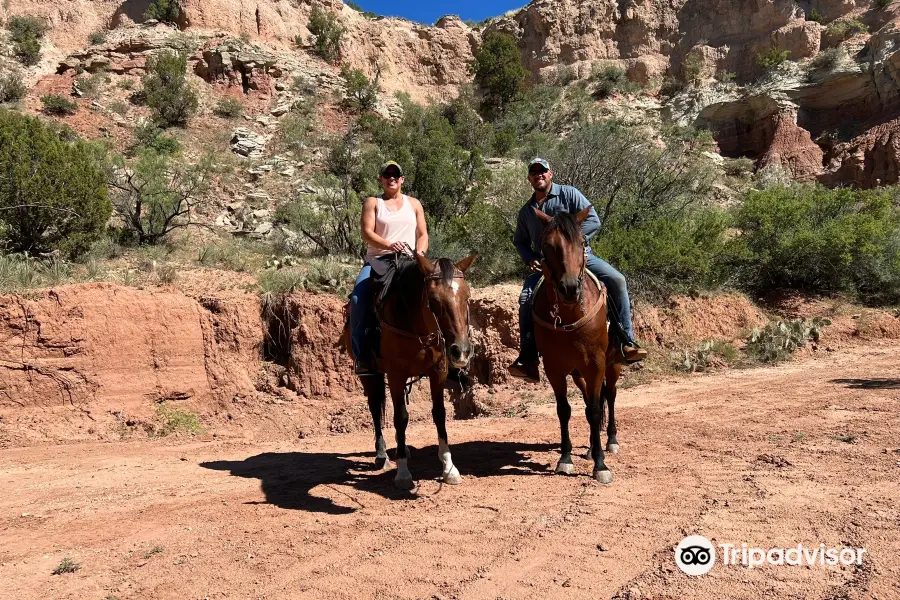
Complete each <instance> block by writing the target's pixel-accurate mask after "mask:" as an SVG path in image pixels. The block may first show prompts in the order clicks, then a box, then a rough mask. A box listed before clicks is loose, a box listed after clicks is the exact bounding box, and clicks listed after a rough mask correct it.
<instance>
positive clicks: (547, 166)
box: [528, 157, 550, 171]
mask: <svg viewBox="0 0 900 600" xmlns="http://www.w3.org/2000/svg"><path fill="white" fill-rule="evenodd" d="M534 165H541V166H542V167H544V168H545V169H547V170H548V171H549V170H550V163H548V162H547V161H546V160H544V159H543V158H538V157H534V158H532V159H531V162H529V163H528V170H529V171H530V170H531V167H533V166H534Z"/></svg>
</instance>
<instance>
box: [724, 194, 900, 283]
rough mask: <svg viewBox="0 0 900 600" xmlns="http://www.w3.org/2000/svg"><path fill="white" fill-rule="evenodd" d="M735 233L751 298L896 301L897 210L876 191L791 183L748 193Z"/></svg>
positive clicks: (899, 265) (899, 269)
mask: <svg viewBox="0 0 900 600" xmlns="http://www.w3.org/2000/svg"><path fill="white" fill-rule="evenodd" d="M735 226H736V227H737V228H738V229H739V230H740V232H741V234H740V235H739V236H738V237H737V238H736V240H735V244H736V255H735V256H736V257H737V259H736V260H738V268H740V270H741V271H740V272H741V278H742V279H743V280H744V281H746V282H747V284H748V285H750V286H751V287H752V288H753V289H755V290H757V291H761V292H765V291H768V290H772V289H777V288H782V287H788V288H796V289H801V290H807V291H812V292H856V293H858V294H859V295H860V296H862V297H864V298H866V299H870V300H876V301H893V300H894V299H900V211H898V208H897V207H896V206H895V204H894V202H893V200H892V197H891V195H890V194H889V193H888V192H886V191H884V190H876V191H854V190H851V189H834V190H830V189H827V188H825V187H823V186H820V185H799V184H797V185H793V186H791V187H781V186H774V187H771V188H769V189H766V190H762V191H751V192H750V193H749V194H748V196H747V198H746V200H745V201H744V204H743V205H742V206H741V207H740V209H739V210H738V211H737V213H736V218H735Z"/></svg>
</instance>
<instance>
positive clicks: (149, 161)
mask: <svg viewBox="0 0 900 600" xmlns="http://www.w3.org/2000/svg"><path fill="white" fill-rule="evenodd" d="M213 170H214V169H213V165H212V160H211V158H210V157H204V158H203V159H202V160H201V161H200V162H198V163H196V164H186V163H184V162H183V161H175V160H173V159H172V157H171V156H169V155H166V154H161V153H159V152H156V151H154V150H151V149H141V150H138V152H137V157H136V159H135V160H134V161H132V162H130V163H128V164H123V163H122V162H121V161H120V163H119V165H118V166H117V168H116V169H115V172H114V175H113V176H112V177H111V181H110V190H111V193H112V202H113V206H115V208H116V211H117V212H118V213H119V215H120V216H121V217H122V220H123V221H124V224H125V227H126V229H127V230H128V231H129V233H131V234H132V235H133V236H134V238H135V239H136V240H137V241H138V242H139V243H140V244H141V245H145V244H150V245H153V244H158V243H160V242H162V241H163V239H164V238H165V237H166V236H167V235H168V234H169V233H170V232H172V231H174V230H176V229H181V228H185V227H189V226H191V225H194V224H195V223H196V220H195V218H196V212H197V210H198V209H202V208H203V206H204V204H205V203H206V202H207V197H206V193H207V191H208V189H209V184H210V175H211V173H212V172H213Z"/></svg>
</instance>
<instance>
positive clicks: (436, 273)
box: [347, 254, 477, 490]
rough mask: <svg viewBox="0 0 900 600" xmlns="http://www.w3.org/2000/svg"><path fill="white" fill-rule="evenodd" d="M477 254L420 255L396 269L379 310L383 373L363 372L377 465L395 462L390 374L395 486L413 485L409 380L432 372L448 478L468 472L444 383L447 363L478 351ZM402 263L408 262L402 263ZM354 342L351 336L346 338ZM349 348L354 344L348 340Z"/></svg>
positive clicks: (456, 364)
mask: <svg viewBox="0 0 900 600" xmlns="http://www.w3.org/2000/svg"><path fill="white" fill-rule="evenodd" d="M476 257H477V255H475V254H473V255H472V256H469V257H468V258H464V259H463V260H461V261H459V262H457V263H456V264H454V263H453V261H451V260H450V259H448V258H441V259H439V260H438V261H437V262H436V263H432V262H431V261H429V260H428V259H427V258H425V257H424V256H421V255H419V254H416V257H415V258H416V260H415V262H414V263H413V262H411V261H407V263H406V266H405V267H401V268H400V269H399V270H398V272H397V273H396V274H395V275H394V281H393V283H392V284H391V287H390V290H389V292H388V295H387V297H386V298H385V301H384V304H383V306H381V308H380V310H378V311H377V312H378V320H379V322H380V324H381V345H380V352H379V353H378V354H379V356H380V358H377V359H376V363H377V365H378V370H379V371H380V372H381V373H382V374H379V375H370V376H364V377H360V381H361V382H362V384H363V389H364V390H365V393H366V398H367V399H368V401H369V410H370V411H371V413H372V422H373V424H374V429H375V466H376V467H377V468H384V467H385V466H389V465H390V460H389V459H388V456H387V449H386V447H385V442H384V436H383V435H382V432H381V422H382V419H383V418H384V415H385V410H386V404H387V398H386V395H385V389H384V380H385V376H387V383H388V387H389V388H390V390H391V400H392V401H393V404H394V428H395V429H396V438H397V475H396V477H395V478H394V483H395V484H396V485H397V487H399V488H402V489H405V490H411V489H413V488H414V487H415V483H414V482H413V478H412V474H411V473H410V472H409V467H408V465H407V461H408V459H409V449H408V448H407V447H406V426H407V425H408V423H409V412H408V411H407V406H406V393H405V392H406V382H407V380H409V379H410V378H412V377H418V376H420V375H427V376H428V381H429V383H430V385H431V402H432V408H431V416H432V418H433V419H434V424H435V426H436V427H437V433H438V455H439V457H440V460H441V464H442V465H443V472H442V479H443V481H444V483H449V484H459V483H462V478H461V477H460V475H459V471H458V470H457V468H456V467H455V466H454V465H453V459H452V458H451V456H450V444H449V442H448V440H447V426H446V410H445V409H444V387H445V384H446V381H447V372H448V366H452V367H453V368H457V369H464V368H466V367H467V366H468V364H469V360H470V359H471V357H472V352H473V345H472V342H471V340H470V328H469V307H468V302H469V286H468V284H467V283H466V280H465V272H466V270H467V269H468V268H469V267H470V266H472V263H473V262H474V260H475V258H476ZM400 264H403V263H400ZM348 341H349V340H348ZM347 347H348V348H349V347H350V345H349V343H348V344H347Z"/></svg>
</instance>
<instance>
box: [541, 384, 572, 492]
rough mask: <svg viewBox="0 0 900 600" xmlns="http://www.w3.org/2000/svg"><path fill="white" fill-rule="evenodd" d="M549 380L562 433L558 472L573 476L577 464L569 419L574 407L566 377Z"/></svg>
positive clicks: (557, 464)
mask: <svg viewBox="0 0 900 600" xmlns="http://www.w3.org/2000/svg"><path fill="white" fill-rule="evenodd" d="M547 379H549V380H550V385H551V386H552V387H553V394H554V395H555V396H556V416H557V417H559V432H560V457H559V462H558V463H556V472H557V473H558V474H562V475H571V474H572V473H574V472H575V463H574V462H572V440H571V439H570V438H569V419H571V418H572V407H571V406H570V405H569V399H568V398H567V397H566V392H567V390H566V375H558V374H554V375H552V376H551V375H550V373H547Z"/></svg>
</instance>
